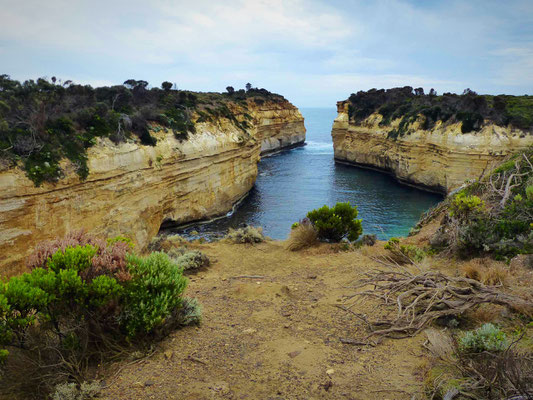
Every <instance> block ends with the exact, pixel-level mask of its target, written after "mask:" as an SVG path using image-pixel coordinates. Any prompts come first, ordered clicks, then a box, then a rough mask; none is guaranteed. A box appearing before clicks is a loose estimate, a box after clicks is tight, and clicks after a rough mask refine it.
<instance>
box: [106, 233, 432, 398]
mask: <svg viewBox="0 0 533 400" xmlns="http://www.w3.org/2000/svg"><path fill="white" fill-rule="evenodd" d="M195 247H196V248H198V249H201V250H202V251H203V252H205V253H206V254H207V255H208V256H209V257H211V258H212V259H216V262H215V263H214V264H213V265H212V266H211V267H209V269H208V270H206V271H202V272H199V273H198V274H197V275H194V276H192V277H191V282H190V284H189V288H188V292H187V294H188V295H189V296H193V297H197V298H198V299H199V300H200V302H201V303H202V305H203V315H204V319H203V323H202V325H201V326H200V327H198V328H197V327H187V328H185V329H183V330H180V331H177V332H174V333H173V334H172V335H171V336H170V337H169V338H168V339H166V340H165V341H164V342H163V343H162V344H161V346H160V349H159V350H158V351H157V353H156V354H154V355H153V356H152V357H151V358H149V359H147V360H145V361H143V362H141V363H139V364H135V365H131V366H128V367H125V368H124V369H123V370H122V371H121V372H120V373H119V375H118V377H117V378H116V379H114V380H113V381H112V382H111V384H110V387H109V388H108V389H106V390H105V391H104V393H103V395H102V397H103V398H107V399H180V400H181V399H191V400H192V399H280V400H281V399H354V400H355V399H411V398H412V397H413V395H414V394H415V393H419V392H420V388H421V382H420V381H419V378H417V376H416V369H417V366H418V365H420V363H421V360H422V357H423V356H422V350H421V349H422V347H421V342H422V341H423V338H422V335H420V336H419V337H416V338H413V339H407V340H398V341H393V340H388V341H385V342H384V343H383V344H381V345H379V346H377V347H361V346H353V345H346V344H342V343H341V342H340V338H354V339H357V338H361V337H363V335H364V331H363V330H362V327H360V326H359V324H358V323H357V322H356V321H355V320H354V319H353V317H351V316H350V315H349V314H347V313H346V312H344V311H342V310H340V309H339V308H337V307H335V305H336V304H338V300H339V299H340V298H341V297H342V295H343V294H344V293H347V291H348V290H347V289H346V288H344V287H345V286H346V285H347V284H349V283H350V282H352V281H353V280H355V279H357V278H358V276H360V274H361V273H362V272H363V271H365V270H366V269H368V268H369V267H370V266H372V264H373V262H372V261H371V260H370V259H369V258H367V257H365V256H364V254H365V249H363V250H358V251H356V252H346V253H334V252H333V251H332V250H331V247H330V246H329V245H322V246H320V247H318V248H315V249H312V250H308V251H304V252H298V253H292V252H288V251H285V250H284V249H283V245H282V243H281V242H267V243H263V244H259V245H256V246H249V245H233V244H222V243H216V244H205V245H197V246H195ZM377 247H378V246H376V248H377ZM380 247H381V248H382V246H380ZM367 250H368V249H367ZM372 251H379V250H377V249H376V250H372ZM244 276H262V277H264V278H250V277H244ZM365 307H366V308H367V309H368V310H370V308H368V307H370V306H369V305H365V304H362V305H361V309H360V310H363V311H364V310H365Z"/></svg>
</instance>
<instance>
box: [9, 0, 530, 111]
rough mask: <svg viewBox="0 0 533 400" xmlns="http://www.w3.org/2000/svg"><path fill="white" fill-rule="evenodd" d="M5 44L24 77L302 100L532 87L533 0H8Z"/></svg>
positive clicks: (16, 72) (12, 69)
mask: <svg viewBox="0 0 533 400" xmlns="http://www.w3.org/2000/svg"><path fill="white" fill-rule="evenodd" d="M3 3H4V6H3V15H2V23H1V24H0V37H1V38H2V40H1V42H0V52H1V53H0V54H2V64H3V67H4V68H5V70H4V71H0V73H3V72H5V73H9V74H11V75H12V76H13V77H15V78H17V79H27V78H30V77H31V78H35V77H38V76H43V75H48V76H51V75H56V76H62V77H64V78H70V79H74V80H75V81H78V82H82V83H91V84H96V83H99V82H113V83H121V82H123V81H124V80H125V79H128V78H137V79H146V80H148V81H149V82H151V83H153V84H154V85H158V84H159V83H160V82H161V81H163V80H170V81H172V82H176V83H177V84H178V86H179V87H183V88H188V89H193V90H202V91H208V90H224V88H225V87H226V86H227V85H233V86H235V87H243V86H244V84H245V83H246V82H248V81H250V82H252V83H253V84H254V85H258V86H259V87H266V88H268V89H270V90H274V91H277V92H280V93H281V94H283V95H285V96H286V97H288V98H289V99H290V100H293V101H294V102H295V103H296V104H298V105H307V104H309V105H330V106H332V105H333V104H334V101H335V100H340V99H342V98H343V97H345V96H346V95H347V94H349V93H351V92H355V91H358V90H361V89H365V88H370V87H390V86H403V85H411V86H423V87H425V88H427V89H429V88H430V87H435V88H436V89H437V90H439V91H440V92H442V91H462V89H464V87H471V88H473V89H475V90H477V91H480V92H494V91H497V92H509V93H520V94H523V93H524V92H528V91H529V92H533V78H531V77H530V76H531V73H530V72H528V70H529V71H531V70H532V69H531V67H532V62H533V61H532V60H533V55H532V52H533V49H532V48H533V46H532V43H533V29H532V28H531V26H533V7H532V3H531V2H529V1H528V0H509V1H508V2H505V3H503V2H500V1H496V0H483V1H482V0H471V1H470V2H463V1H460V0H450V1H447V2H428V1H418V0H376V1H372V2H368V1H364V0H353V1H349V2H346V1H344V0H342V1H341V0H328V1H326V0H227V1H224V2H213V1H208V0H196V1H183V0H182V1H180V0H152V1H146V0H144V1H140V0H130V1H125V0H115V1H103V0H93V1H88V0H80V1H74V2H73V1H66V0H48V1H47V2H44V3H43V2H38V1H36V0H25V1H19V0H16V1H15V0H3Z"/></svg>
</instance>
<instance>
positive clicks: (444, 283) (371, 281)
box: [339, 270, 533, 339]
mask: <svg viewBox="0 0 533 400" xmlns="http://www.w3.org/2000/svg"><path fill="white" fill-rule="evenodd" d="M365 275H366V276H365V278H363V279H362V280H360V281H359V282H358V283H357V284H356V285H353V286H351V288H353V289H356V290H358V291H357V292H356V293H354V294H353V295H350V296H346V299H347V301H345V305H344V306H340V307H339V308H341V309H343V310H345V311H349V312H351V313H352V314H354V315H356V316H357V317H358V318H359V319H361V320H362V321H363V322H364V323H365V324H366V325H367V327H368V329H369V330H370V333H369V335H368V336H367V338H366V339H368V338H370V337H372V336H378V337H391V338H398V337H399V336H401V337H405V336H413V335H415V334H417V333H418V332H420V331H421V330H422V329H424V328H425V327H426V326H428V325H429V324H430V323H432V322H433V321H435V320H437V319H441V318H452V317H455V316H459V315H461V314H463V313H465V312H467V311H469V310H472V309H473V308H475V307H477V306H479V305H480V304H483V303H493V304H498V305H501V306H505V307H507V308H509V309H510V310H513V311H517V312H520V313H524V314H527V315H533V304H531V303H530V302H528V301H526V300H524V299H523V298H521V297H518V296H515V295H512V294H508V293H504V292H502V291H501V290H498V288H496V287H491V286H486V285H484V284H482V283H481V282H478V281H476V280H473V279H468V278H463V277H450V276H447V275H444V274H443V273H441V272H438V271H427V272H423V273H419V274H417V275H415V274H412V273H410V272H408V271H398V270H391V271H385V270H376V271H370V272H367V273H366V274H365ZM369 286H370V287H372V289H368V287H369ZM359 297H373V298H377V299H378V301H379V302H380V303H381V304H382V305H384V306H386V307H385V308H384V309H383V311H384V315H383V316H382V317H381V318H380V319H378V318H375V319H374V320H369V319H368V318H367V316H366V315H361V314H357V313H355V312H353V311H352V310H351V307H352V306H353V301H354V299H357V298H359ZM348 302H351V304H350V303H348Z"/></svg>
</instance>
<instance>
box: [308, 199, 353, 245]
mask: <svg viewBox="0 0 533 400" xmlns="http://www.w3.org/2000/svg"><path fill="white" fill-rule="evenodd" d="M307 218H309V220H310V221H311V222H312V223H313V225H314V227H315V228H316V230H317V232H318V238H319V239H321V240H326V241H330V242H339V241H340V240H341V239H343V238H345V237H346V238H348V240H350V241H354V240H357V238H358V237H359V235H361V233H362V232H363V226H362V224H361V220H360V219H356V218H357V207H356V206H353V207H352V206H351V205H350V203H337V204H335V206H334V207H331V208H329V207H328V206H326V205H325V206H323V207H321V208H318V209H316V210H312V211H309V212H308V213H307Z"/></svg>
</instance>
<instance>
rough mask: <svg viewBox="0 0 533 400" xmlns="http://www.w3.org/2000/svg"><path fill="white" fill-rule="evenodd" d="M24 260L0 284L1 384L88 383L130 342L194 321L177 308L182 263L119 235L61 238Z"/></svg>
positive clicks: (191, 309)
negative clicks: (22, 268) (23, 268)
mask: <svg viewBox="0 0 533 400" xmlns="http://www.w3.org/2000/svg"><path fill="white" fill-rule="evenodd" d="M29 265H30V266H31V268H32V270H31V272H29V273H25V274H22V275H20V276H15V277H12V278H11V279H9V280H8V281H5V282H0V345H1V346H2V347H3V349H2V350H0V356H1V357H2V358H3V360H4V361H5V364H4V366H3V370H4V371H3V372H4V374H3V377H2V378H3V384H4V389H6V388H11V389H13V390H30V391H31V390H34V391H43V392H50V391H51V390H52V389H53V387H55V386H56V385H58V384H62V383H65V382H68V381H70V380H76V381H77V382H81V381H83V380H87V378H90V377H91V376H90V375H91V373H92V372H91V371H94V370H95V368H96V366H97V365H98V364H101V362H102V361H103V360H105V359H106V358H107V357H110V356H112V355H113V354H114V353H115V352H116V351H117V350H118V351H122V350H123V349H124V348H127V347H129V346H130V343H131V342H132V340H133V339H135V341H136V343H141V342H142V341H144V340H153V339H155V338H159V337H161V336H162V335H163V334H165V333H167V332H168V331H169V330H170V329H172V328H174V327H177V326H179V325H182V324H183V323H184V322H193V321H196V320H198V318H199V317H198V315H196V314H195V310H196V309H197V304H196V303H195V302H194V301H188V302H187V307H183V305H184V303H183V298H182V295H183V291H184V290H185V287H186V285H187V280H186V278H184V277H183V276H182V268H181V267H180V266H178V265H177V264H176V263H174V262H173V261H172V260H171V259H170V258H169V257H168V256H167V255H166V254H164V253H152V254H150V255H148V256H147V257H139V256H137V255H135V254H134V253H133V250H132V247H131V243H130V242H129V241H128V240H126V239H124V238H120V237H117V238H113V239H111V240H109V241H106V240H101V239H98V238H95V237H92V236H89V235H86V234H84V233H77V234H72V235H68V236H67V237H65V238H64V239H61V240H57V241H53V242H48V243H46V244H43V245H41V246H38V248H37V250H36V251H35V253H34V254H33V255H32V256H31V257H30V261H29ZM182 311H185V314H183V313H182ZM139 339H142V340H141V341H139ZM17 377H18V378H17ZM20 379H24V382H25V383H24V384H23V385H19V386H17V388H16V389H14V386H15V385H16V384H18V383H20ZM69 387H70V386H69ZM65 388H66V386H65ZM65 390H66V389H65Z"/></svg>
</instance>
